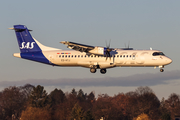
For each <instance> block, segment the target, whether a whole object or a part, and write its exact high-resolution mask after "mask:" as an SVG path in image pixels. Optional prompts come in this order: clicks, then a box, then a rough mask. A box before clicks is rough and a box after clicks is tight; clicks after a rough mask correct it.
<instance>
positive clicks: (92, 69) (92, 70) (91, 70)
mask: <svg viewBox="0 0 180 120" xmlns="http://www.w3.org/2000/svg"><path fill="white" fill-rule="evenodd" d="M90 72H91V73H95V72H96V69H95V68H90ZM100 72H101V74H105V73H106V69H101V70H100Z"/></svg>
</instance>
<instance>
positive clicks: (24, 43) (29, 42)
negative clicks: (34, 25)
mask: <svg viewBox="0 0 180 120" xmlns="http://www.w3.org/2000/svg"><path fill="white" fill-rule="evenodd" d="M11 29H14V30H15V33H16V37H17V41H18V44H19V49H20V51H21V53H27V52H40V51H41V49H40V47H39V46H38V44H37V43H36V41H35V40H34V39H33V37H32V36H31V34H30V33H29V31H31V30H28V29H27V27H26V26H24V25H14V28H11Z"/></svg>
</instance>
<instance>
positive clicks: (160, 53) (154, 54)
mask: <svg viewBox="0 0 180 120" xmlns="http://www.w3.org/2000/svg"><path fill="white" fill-rule="evenodd" d="M152 55H153V56H158V55H163V56H165V55H164V53H162V52H154V53H153V54H152Z"/></svg>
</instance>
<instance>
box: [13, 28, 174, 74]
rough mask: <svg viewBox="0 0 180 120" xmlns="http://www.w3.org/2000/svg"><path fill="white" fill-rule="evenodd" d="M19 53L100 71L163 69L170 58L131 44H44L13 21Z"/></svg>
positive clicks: (169, 61) (41, 59) (32, 57)
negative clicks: (138, 48)
mask: <svg viewBox="0 0 180 120" xmlns="http://www.w3.org/2000/svg"><path fill="white" fill-rule="evenodd" d="M10 29H12V30H15V33H16V37H17V41H18V44H19V49H20V53H14V56H15V57H18V58H23V59H27V60H32V61H36V62H40V63H45V64H48V65H52V66H80V67H86V68H90V72H91V73H95V72H96V70H97V69H100V72H101V73H102V74H105V73H106V69H107V68H114V67H154V68H156V67H159V68H160V71H161V72H163V71H164V69H163V68H164V66H165V65H168V64H170V63H171V62H172V60H171V59H170V58H168V57H167V56H165V55H164V53H163V52H161V51H158V50H152V49H150V50H133V49H132V48H110V44H109V45H108V46H106V47H99V46H90V45H84V44H79V43H75V42H69V41H62V42H60V43H62V44H65V45H67V47H68V48H70V49H73V50H61V49H56V48H52V47H47V46H44V45H42V44H41V43H40V42H38V41H37V40H36V39H35V38H33V37H32V36H31V34H30V32H29V31H31V30H28V29H27V27H26V26H24V25H14V27H13V28H10Z"/></svg>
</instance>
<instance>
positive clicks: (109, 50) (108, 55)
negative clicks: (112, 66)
mask: <svg viewBox="0 0 180 120" xmlns="http://www.w3.org/2000/svg"><path fill="white" fill-rule="evenodd" d="M110 43H111V39H110V41H109V44H107V41H106V51H105V56H106V60H107V59H108V57H110V59H111V54H110V52H111V51H112V50H113V49H110Z"/></svg>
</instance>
